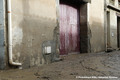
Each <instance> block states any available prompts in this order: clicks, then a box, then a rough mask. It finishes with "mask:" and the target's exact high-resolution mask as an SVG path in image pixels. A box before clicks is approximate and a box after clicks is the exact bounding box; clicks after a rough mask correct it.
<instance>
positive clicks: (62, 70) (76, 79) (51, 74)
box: [0, 51, 120, 80]
mask: <svg viewBox="0 0 120 80" xmlns="http://www.w3.org/2000/svg"><path fill="white" fill-rule="evenodd" d="M61 58H62V59H63V60H62V61H59V62H55V63H52V64H47V65H44V66H40V67H34V68H30V69H23V70H18V69H14V70H1V71H0V80H120V51H114V52H110V53H105V52H102V53H86V54H69V55H67V56H61ZM85 77H86V78H85ZM102 77H103V78H102ZM110 77H111V78H110Z"/></svg>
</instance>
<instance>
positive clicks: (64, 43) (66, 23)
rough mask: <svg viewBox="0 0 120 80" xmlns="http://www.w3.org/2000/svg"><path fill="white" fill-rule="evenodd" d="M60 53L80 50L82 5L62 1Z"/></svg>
mask: <svg viewBox="0 0 120 80" xmlns="http://www.w3.org/2000/svg"><path fill="white" fill-rule="evenodd" d="M59 32H60V54H61V55H65V54H68V53H72V52H80V6H78V5H76V4H72V3H68V2H65V1H63V0H61V1H60V28H59Z"/></svg>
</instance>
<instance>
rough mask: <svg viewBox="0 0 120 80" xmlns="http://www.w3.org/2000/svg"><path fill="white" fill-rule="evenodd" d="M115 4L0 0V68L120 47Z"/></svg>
mask: <svg viewBox="0 0 120 80" xmlns="http://www.w3.org/2000/svg"><path fill="white" fill-rule="evenodd" d="M119 12H120V6H119V0H91V1H90V0H50V1H49V0H0V69H6V68H12V67H14V66H21V67H22V68H29V67H33V66H41V65H43V64H47V63H50V62H53V61H55V60H59V55H66V54H68V53H69V54H70V53H72V52H79V53H90V52H101V51H107V50H108V49H109V48H112V49H117V48H119V47H120V39H119V36H120V35H119V29H120V28H119V26H120V24H119V23H120V18H119V17H120V13H119Z"/></svg>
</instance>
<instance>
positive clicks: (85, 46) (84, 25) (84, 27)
mask: <svg viewBox="0 0 120 80" xmlns="http://www.w3.org/2000/svg"><path fill="white" fill-rule="evenodd" d="M69 1H72V0H68V2H69ZM73 1H78V0H73ZM83 1H84V0H83ZM73 4H76V2H74V3H73ZM79 5H80V53H89V52H91V46H90V37H89V36H88V33H89V26H88V25H89V24H88V5H87V3H86V2H81V1H80V2H79ZM59 6H60V0H56V15H57V18H56V20H57V28H56V29H57V31H58V34H57V42H56V43H57V44H56V47H57V51H58V53H59V54H60V50H59V49H60V32H59V28H60V26H59V23H60V19H59V18H60V14H59V11H60V10H59ZM83 16H84V17H83Z"/></svg>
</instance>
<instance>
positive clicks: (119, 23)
mask: <svg viewBox="0 0 120 80" xmlns="http://www.w3.org/2000/svg"><path fill="white" fill-rule="evenodd" d="M117 47H118V48H120V17H119V16H117Z"/></svg>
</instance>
